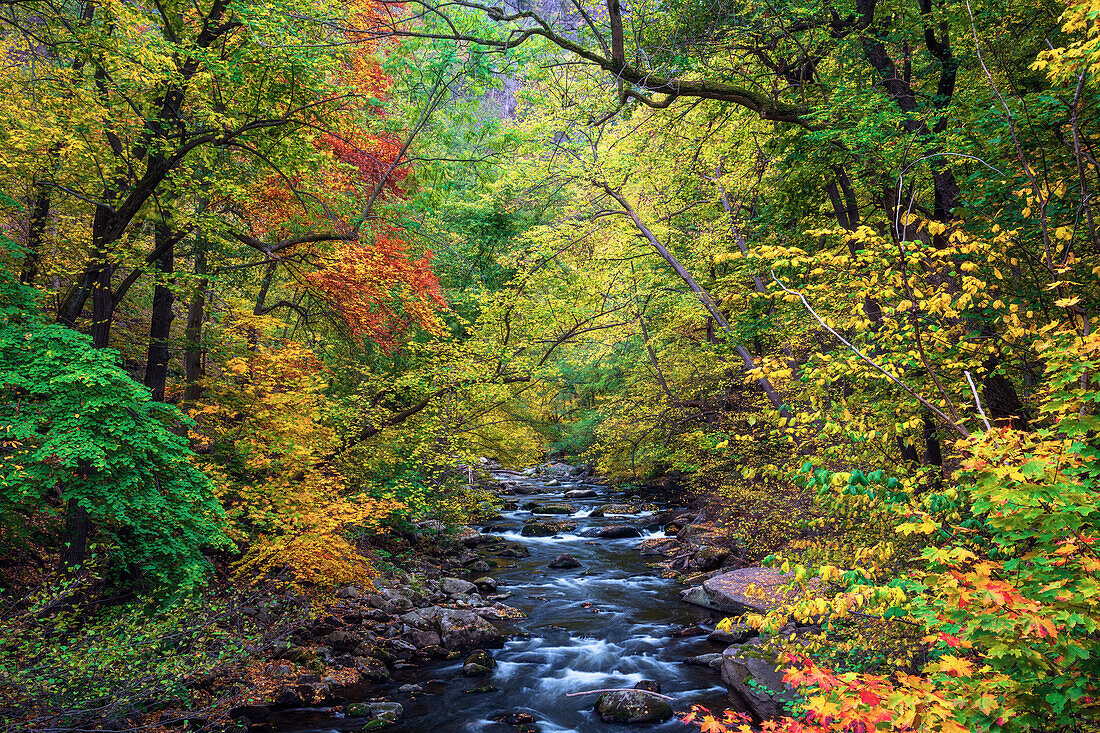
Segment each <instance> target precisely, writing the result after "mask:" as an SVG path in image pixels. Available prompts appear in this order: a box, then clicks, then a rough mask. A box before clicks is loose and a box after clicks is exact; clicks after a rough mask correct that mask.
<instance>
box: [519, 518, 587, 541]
mask: <svg viewBox="0 0 1100 733" xmlns="http://www.w3.org/2000/svg"><path fill="white" fill-rule="evenodd" d="M576 528H577V523H576V522H549V521H546V522H544V521H539V520H534V521H530V522H527V523H526V524H524V525H523V529H521V530H520V531H519V533H520V534H521V535H523V536H524V537H553V536H554V535H556V534H561V533H563V532H572V531H573V530H575V529H576Z"/></svg>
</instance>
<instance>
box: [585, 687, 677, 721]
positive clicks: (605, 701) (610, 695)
mask: <svg viewBox="0 0 1100 733" xmlns="http://www.w3.org/2000/svg"><path fill="white" fill-rule="evenodd" d="M595 709H596V712H597V713H598V714H599V716H600V720H602V721H603V722H605V723H659V722H661V721H663V720H668V719H669V718H671V717H672V706H671V705H669V704H668V701H667V700H665V699H664V698H661V697H658V696H656V695H654V694H652V693H650V692H648V691H646V690H619V691H616V692H605V693H603V694H602V695H600V696H599V697H598V698H596V704H595Z"/></svg>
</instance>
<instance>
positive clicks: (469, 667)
mask: <svg viewBox="0 0 1100 733" xmlns="http://www.w3.org/2000/svg"><path fill="white" fill-rule="evenodd" d="M492 673H493V670H491V669H489V668H488V667H486V666H485V665H482V664H473V663H471V662H467V663H466V664H464V665H462V674H464V675H466V676H467V677H482V676H484V675H487V674H492Z"/></svg>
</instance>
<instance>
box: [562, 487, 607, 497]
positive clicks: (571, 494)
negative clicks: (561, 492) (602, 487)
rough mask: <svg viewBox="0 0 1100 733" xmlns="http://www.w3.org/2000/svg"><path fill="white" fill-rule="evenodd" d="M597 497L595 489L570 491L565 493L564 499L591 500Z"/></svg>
mask: <svg viewBox="0 0 1100 733" xmlns="http://www.w3.org/2000/svg"><path fill="white" fill-rule="evenodd" d="M597 496H599V493H598V492H597V491H596V490H595V489H571V490H569V491H566V492H565V498H566V499H593V498H595V497H597Z"/></svg>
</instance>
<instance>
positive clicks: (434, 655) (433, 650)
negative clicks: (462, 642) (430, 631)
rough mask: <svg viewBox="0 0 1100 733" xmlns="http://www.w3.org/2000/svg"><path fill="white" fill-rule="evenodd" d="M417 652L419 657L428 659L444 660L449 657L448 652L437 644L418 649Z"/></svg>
mask: <svg viewBox="0 0 1100 733" xmlns="http://www.w3.org/2000/svg"><path fill="white" fill-rule="evenodd" d="M417 651H418V652H419V653H420V654H421V656H424V657H426V658H428V659H446V658H447V657H449V656H450V655H451V653H450V652H448V651H447V650H446V649H444V648H443V647H441V646H439V645H438V644H433V645H431V646H426V647H424V648H423V649H418V650H417Z"/></svg>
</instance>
